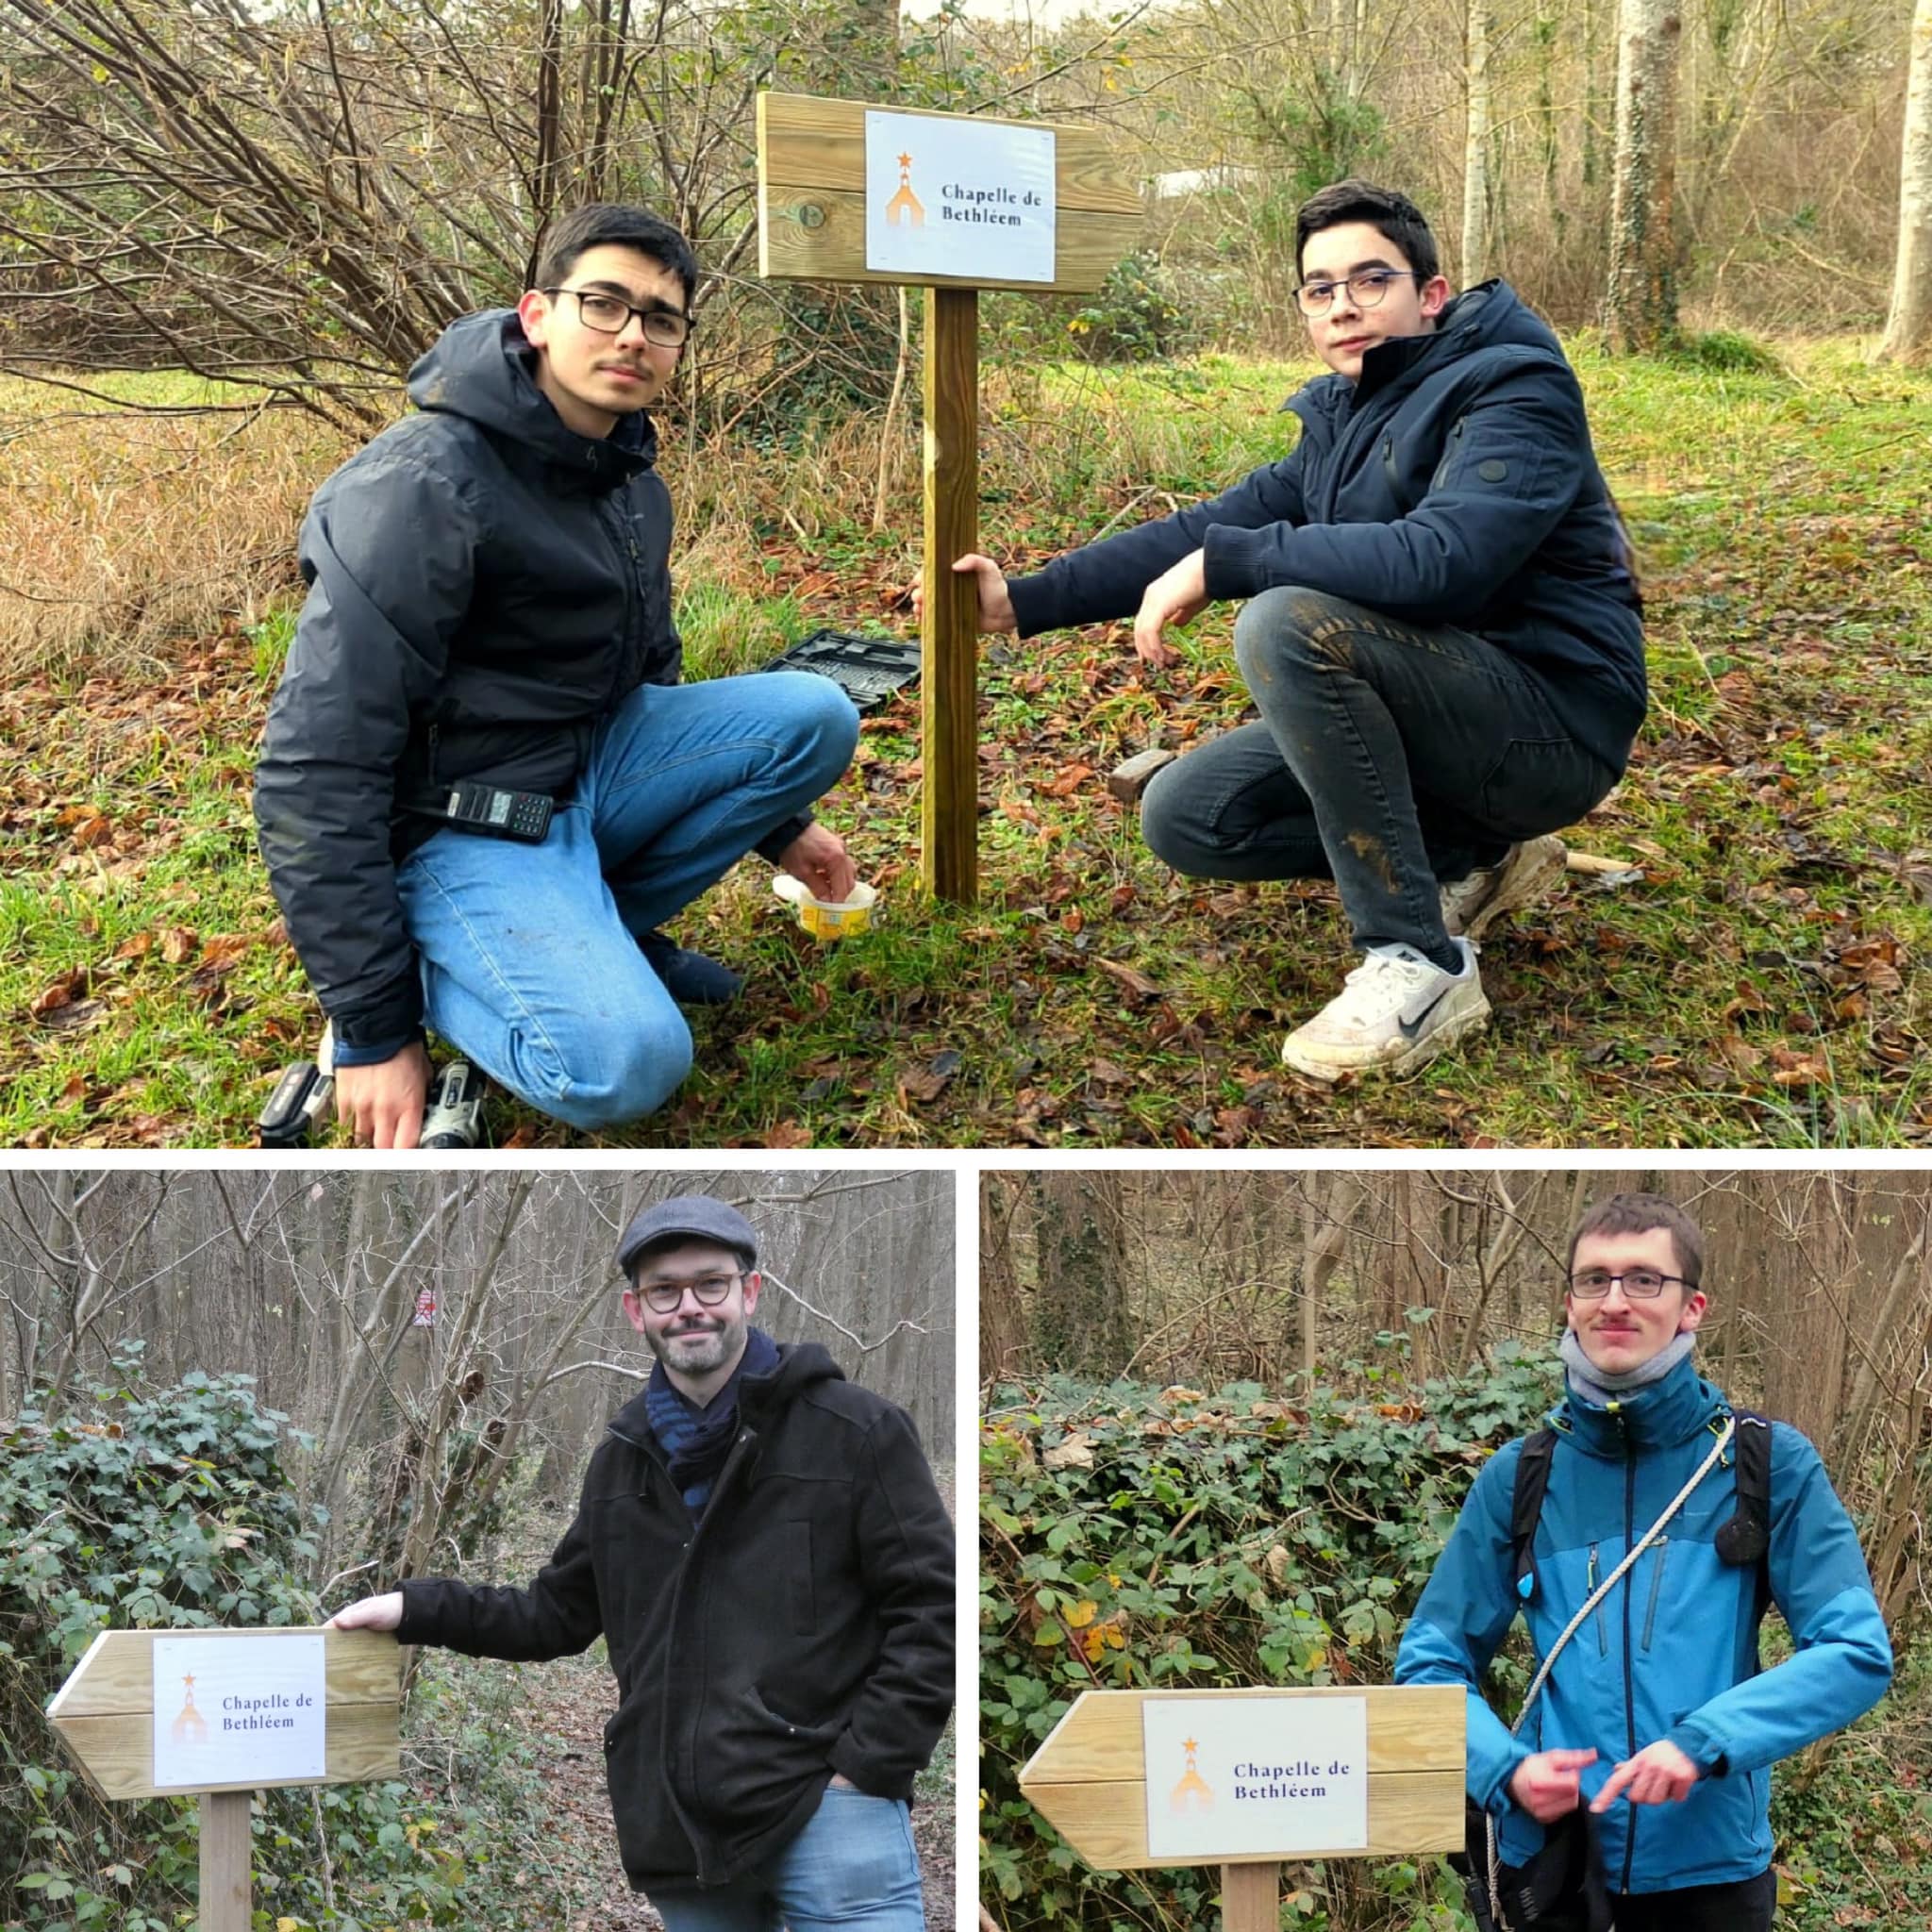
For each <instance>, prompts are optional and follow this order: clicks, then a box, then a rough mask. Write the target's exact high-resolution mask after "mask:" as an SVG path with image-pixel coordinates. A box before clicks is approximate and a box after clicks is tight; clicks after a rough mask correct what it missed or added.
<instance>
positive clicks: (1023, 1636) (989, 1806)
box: [980, 1310, 1557, 1932]
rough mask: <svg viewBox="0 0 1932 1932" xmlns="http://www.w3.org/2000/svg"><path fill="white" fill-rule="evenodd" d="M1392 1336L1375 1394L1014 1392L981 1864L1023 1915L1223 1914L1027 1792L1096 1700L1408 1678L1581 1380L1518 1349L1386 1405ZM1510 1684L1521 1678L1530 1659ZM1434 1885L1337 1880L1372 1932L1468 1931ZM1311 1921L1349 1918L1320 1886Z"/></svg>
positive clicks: (990, 1428) (985, 1671)
mask: <svg viewBox="0 0 1932 1932" xmlns="http://www.w3.org/2000/svg"><path fill="white" fill-rule="evenodd" d="M1410 1319H1411V1321H1424V1320H1426V1319H1427V1315H1426V1312H1425V1311H1423V1310H1416V1311H1414V1312H1413V1313H1412V1314H1411V1317H1410ZM1378 1346H1379V1349H1380V1352H1381V1359H1380V1360H1379V1361H1376V1362H1371V1363H1366V1364H1364V1363H1349V1364H1345V1365H1343V1368H1342V1371H1341V1374H1342V1375H1343V1377H1344V1378H1345V1379H1347V1380H1348V1381H1349V1382H1350V1383H1352V1384H1353V1385H1354V1386H1356V1387H1358V1388H1366V1389H1367V1390H1368V1391H1370V1392H1369V1393H1368V1395H1367V1396H1366V1397H1363V1396H1359V1395H1351V1394H1344V1393H1341V1391H1339V1390H1338V1389H1336V1388H1332V1387H1325V1386H1318V1387H1316V1388H1315V1389H1314V1390H1312V1391H1309V1392H1308V1393H1307V1394H1306V1395H1305V1396H1296V1397H1294V1398H1292V1399H1289V1400H1279V1399H1270V1398H1269V1397H1267V1395H1266V1394H1265V1392H1264V1391H1263V1390H1262V1389H1261V1388H1260V1386H1259V1385H1258V1384H1256V1383H1241V1384H1237V1385H1235V1386H1234V1387H1231V1388H1228V1389H1224V1390H1222V1391H1219V1392H1218V1393H1216V1394H1213V1395H1206V1394H1202V1393H1199V1392H1197V1391H1190V1390H1176V1389H1168V1390H1155V1389H1150V1388H1148V1387H1145V1386H1144V1385H1141V1384H1137V1383H1128V1382H1117V1383H1114V1384H1111V1385H1109V1386H1107V1387H1105V1388H1095V1387H1093V1386H1092V1385H1091V1384H1078V1383H1074V1382H1072V1381H1069V1380H1066V1379H1063V1378H1055V1379H1054V1380H1051V1381H1049V1382H1048V1383H1047V1384H1046V1385H1045V1386H1044V1387H1042V1388H1039V1389H1028V1390H1002V1391H998V1392H997V1393H996V1394H995V1396H994V1398H993V1401H992V1403H991V1406H990V1407H989V1411H988V1419H987V1423H986V1426H985V1429H984V1431H983V1435H982V1448H981V1491H980V1523H981V1528H982V1538H983V1547H982V1565H981V1598H980V1644H981V1678H980V1682H981V1703H980V1726H981V1730H980V1735H981V1755H982V1787H983V1799H982V1828H983V1840H982V1846H981V1868H980V1869H981V1874H982V1883H983V1885H984V1886H985V1887H986V1888H987V1890H988V1891H989V1893H990V1894H991V1893H994V1892H996V1893H998V1894H999V1895H1000V1896H1001V1897H1002V1898H1003V1899H1004V1900H1005V1901H1007V1902H1008V1904H1007V1911H1006V1923H1007V1924H1009V1925H1018V1924H1037V1925H1041V1926H1047V1925H1053V1926H1064V1927H1072V1926H1082V1927H1087V1926H1091V1927H1093V1928H1096V1932H1098V1928H1102V1927H1109V1926H1110V1925H1111V1924H1112V1923H1113V1922H1114V1919H1115V1918H1116V1917H1117V1916H1118V1909H1119V1907H1120V1906H1122V1905H1124V1906H1125V1907H1126V1908H1127V1909H1128V1910H1129V1911H1130V1912H1132V1913H1134V1914H1138V1915H1140V1916H1141V1918H1142V1919H1143V1920H1144V1921H1145V1922H1146V1923H1148V1924H1206V1923H1208V1919H1209V1917H1210V1916H1211V1912H1210V1900H1211V1897H1212V1892H1213V1884H1212V1874H1211V1873H1209V1872H1186V1871H1182V1872H1158V1873H1142V1874H1124V1875H1113V1874H1107V1875H1102V1874H1093V1873H1090V1872H1088V1871H1086V1870H1085V1869H1084V1868H1083V1867H1082V1866H1081V1865H1080V1863H1079V1861H1078V1860H1077V1859H1076V1858H1075V1857H1074V1854H1073V1853H1072V1851H1071V1850H1070V1849H1069V1848H1068V1847H1067V1846H1065V1845H1064V1844H1062V1843H1061V1842H1060V1841H1059V1840H1058V1835H1057V1834H1056V1833H1055V1832H1054V1831H1053V1830H1052V1828H1051V1827H1050V1826H1049V1825H1047V1824H1045V1822H1044V1821H1043V1820H1042V1819H1041V1818H1040V1817H1039V1815H1038V1814H1037V1813H1036V1812H1035V1811H1034V1810H1033V1808H1032V1807H1031V1806H1030V1805H1028V1804H1027V1803H1026V1801H1025V1800H1024V1798H1023V1797H1022V1796H1021V1795H1020V1792H1019V1788H1018V1783H1017V1776H1018V1772H1019V1769H1020V1767H1021V1765H1022V1764H1023V1763H1024V1761H1025V1759H1026V1758H1027V1757H1029V1756H1030V1755H1031V1754H1032V1752H1033V1751H1034V1750H1035V1749H1037V1748H1038V1746H1039V1744H1040V1743H1041V1740H1043V1739H1044V1738H1045V1737H1046V1735H1047V1733H1048V1732H1050V1731H1051V1730H1052V1729H1053V1727H1054V1725H1055V1724H1058V1722H1059V1720H1060V1718H1061V1717H1062V1716H1063V1715H1064V1714H1065V1712H1066V1710H1067V1709H1068V1707H1069V1706H1070V1705H1071V1704H1072V1702H1073V1700H1074V1698H1075V1697H1076V1696H1077V1695H1078V1694H1079V1693H1080V1692H1081V1691H1085V1690H1090V1689H1103V1690H1128V1689H1140V1688H1145V1687H1156V1688H1164V1689H1179V1688H1183V1687H1185V1688H1189V1689H1213V1688H1218V1687H1221V1686H1226V1685H1236V1684H1262V1683H1278V1684H1335V1683H1348V1682H1357V1681H1359V1682H1370V1683H1386V1682H1388V1681H1389V1679H1390V1676H1391V1673H1392V1670H1393V1666H1394V1661H1395V1649H1396V1643H1397V1641H1398V1639H1399V1636H1400V1633H1401V1628H1402V1624H1403V1622H1404V1619H1405V1618H1406V1617H1407V1613H1408V1611H1409V1610H1410V1609H1411V1608H1412V1607H1413V1606H1414V1603H1415V1599H1416V1597H1417V1596H1418V1595H1419V1594H1420V1592H1421V1590H1422V1586H1423V1584H1424V1582H1425V1581H1426V1579H1427V1577H1428V1574H1429V1571H1430V1569H1431V1567H1432V1566H1433V1564H1434V1562H1435V1560H1436V1557H1438V1555H1439V1554H1440V1553H1441V1548H1442V1544H1443V1542H1444V1541H1446V1539H1447V1537H1448V1534H1449V1531H1450V1530H1451V1529H1452V1528H1453V1527H1454V1525H1455V1522H1456V1516H1457V1510H1458V1509H1459V1508H1460V1507H1461V1505H1462V1499H1463V1497H1464V1495H1465V1494H1466V1493H1467V1492H1468V1489H1469V1485H1470V1483H1471V1482H1472V1481H1473V1480H1474V1474H1475V1471H1476V1470H1477V1468H1478V1467H1480V1465H1481V1464H1482V1462H1483V1461H1484V1459H1485V1458H1486V1457H1488V1456H1489V1455H1490V1454H1491V1451H1492V1450H1493V1449H1494V1448H1495V1447H1497V1446H1499V1445H1500V1444H1501V1443H1503V1442H1505V1441H1508V1440H1509V1439H1510V1438H1511V1437H1513V1436H1517V1435H1521V1434H1523V1433H1524V1432H1525V1431H1526V1430H1527V1429H1529V1428H1531V1427H1533V1426H1535V1424H1536V1422H1537V1420H1538V1419H1539V1418H1540V1416H1541V1413H1542V1411H1543V1410H1544V1409H1545V1408H1546V1407H1548V1405H1549V1403H1550V1401H1551V1400H1552V1398H1553V1396H1554V1394H1555V1392H1556V1390H1557V1370H1556V1364H1555V1363H1554V1361H1553V1360H1549V1359H1546V1358H1544V1357H1531V1356H1529V1355H1526V1354H1524V1352H1523V1351H1521V1350H1519V1349H1517V1348H1515V1347H1514V1346H1513V1345H1507V1344H1506V1345H1504V1346H1502V1347H1499V1348H1498V1349H1497V1350H1496V1351H1495V1353H1494V1354H1493V1356H1492V1357H1491V1360H1490V1361H1489V1363H1488V1364H1486V1365H1485V1366H1484V1367H1482V1368H1481V1369H1479V1370H1475V1371H1473V1372H1472V1373H1470V1374H1466V1375H1462V1376H1457V1377H1452V1378H1447V1379H1442V1380H1437V1381H1431V1382H1429V1383H1427V1384H1425V1385H1424V1388H1423V1390H1422V1391H1421V1393H1420V1395H1419V1396H1417V1395H1413V1394H1410V1395H1397V1394H1396V1393H1395V1392H1394V1391H1393V1389H1392V1387H1391V1390H1390V1391H1389V1399H1386V1400H1383V1399H1378V1398H1379V1395H1380V1392H1381V1385H1382V1384H1383V1383H1384V1382H1385V1381H1387V1380H1388V1379H1389V1378H1390V1377H1391V1375H1392V1374H1395V1373H1398V1372H1399V1369H1400V1365H1401V1363H1402V1361H1403V1360H1404V1359H1405V1358H1406V1357H1407V1353H1408V1343H1407V1338H1406V1337H1400V1336H1396V1335H1393V1334H1387V1335H1384V1336H1383V1337H1381V1338H1379V1339H1378ZM1501 1682H1502V1684H1503V1686H1504V1688H1505V1690H1506V1691H1512V1690H1513V1691H1515V1692H1520V1691H1521V1688H1522V1678H1521V1674H1520V1671H1518V1670H1512V1669H1507V1668H1506V1669H1505V1670H1504V1671H1503V1672H1502V1673H1501ZM1432 1883H1434V1884H1437V1885H1438V1887H1439V1889H1441V1887H1440V1880H1439V1879H1438V1878H1437V1874H1436V1873H1435V1871H1434V1868H1433V1867H1427V1868H1424V1869H1423V1870H1421V1871H1419V1870H1418V1868H1417V1867H1415V1866H1414V1865H1412V1864H1407V1863H1392V1864H1377V1865H1375V1866H1374V1867H1368V1868H1358V1869H1357V1871H1355V1872H1354V1873H1351V1874H1345V1875H1342V1874H1338V1882H1337V1885H1336V1887H1335V1889H1336V1890H1338V1891H1340V1892H1342V1893H1344V1894H1346V1895H1348V1896H1349V1897H1351V1898H1352V1899H1353V1900H1354V1901H1355V1904H1356V1907H1357V1908H1356V1909H1355V1910H1354V1911H1352V1913H1351V1915H1350V1920H1349V1923H1351V1924H1363V1925H1366V1924H1402V1925H1405V1926H1408V1925H1417V1926H1420V1925H1427V1924H1445V1925H1446V1924H1454V1923H1456V1921H1455V1919H1454V1917H1453V1914H1452V1916H1451V1917H1448V1918H1444V1917H1442V1916H1441V1914H1442V1913H1443V1912H1444V1911H1449V1910H1451V1908H1450V1907H1444V1906H1442V1905H1441V1904H1440V1903H1431V1901H1430V1896H1429V1887H1430V1885H1431V1884H1432ZM1445 1895H1446V1892H1445ZM1016 1906H1017V1910H1016V1909H1015V1907H1016ZM1310 1914H1313V1916H1310ZM1301 1922H1302V1923H1306V1924H1308V1925H1310V1926H1314V1925H1318V1924H1326V1923H1327V1922H1326V1920H1325V1917H1324V1916H1322V1913H1321V1908H1319V1907H1317V1904H1316V1902H1315V1900H1314V1896H1313V1894H1308V1897H1307V1913H1304V1914H1303V1916H1302V1920H1301ZM1337 1923H1338V1924H1340V1923H1341V1921H1340V1920H1338V1921H1337Z"/></svg>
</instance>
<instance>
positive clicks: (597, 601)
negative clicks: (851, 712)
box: [255, 309, 809, 1048]
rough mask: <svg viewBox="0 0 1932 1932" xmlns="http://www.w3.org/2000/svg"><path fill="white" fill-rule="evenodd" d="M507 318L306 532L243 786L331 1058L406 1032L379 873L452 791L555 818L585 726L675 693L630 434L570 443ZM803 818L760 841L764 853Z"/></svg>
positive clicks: (387, 898) (651, 443)
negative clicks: (263, 726)
mask: <svg viewBox="0 0 1932 1932" xmlns="http://www.w3.org/2000/svg"><path fill="white" fill-rule="evenodd" d="M535 354H536V352H535V351H534V350H532V349H531V348H530V346H529V344H528V343H527V342H526V341H525V339H524V333H523V326H522V325H521V324H520V323H519V322H518V320H517V317H516V314H515V312H514V311H513V310H509V309H490V310H485V311H484V312H482V313H480V314H476V315H469V316H465V317H464V318H463V319H462V320H461V321H459V322H458V323H455V324H453V325H451V327H450V328H448V329H447V330H446V331H445V332H444V334H443V335H442V337H441V340H440V341H438V342H437V344H436V346H435V347H434V348H432V349H431V350H430V351H429V352H428V354H427V355H425V357H424V358H422V360H421V361H419V362H418V363H417V364H416V366H415V368H414V369H412V370H411V371H410V372H409V394H410V396H411V397H412V399H413V400H414V401H415V403H416V405H417V408H418V410H419V412H420V413H418V414H416V415H412V416H408V417H405V418H404V419H403V421H401V422H400V423H397V424H394V425H392V426H391V427H390V428H389V429H386V430H384V431H383V433H382V434H381V435H380V436H378V437H376V438H375V440H374V441H372V442H371V443H370V444H369V445H368V447H367V448H365V449H363V450H361V451H360V452H359V453H358V455H356V456H354V457H352V458H350V459H349V461H348V462H346V463H344V464H343V465H342V467H341V469H340V470H338V471H336V473H335V474H334V475H332V476H330V477H329V478H328V480H327V481H326V482H325V483H324V484H323V486H322V488H321V489H320V490H319V491H316V494H315V500H314V501H313V503H311V504H310V506H309V509H308V518H307V520H306V521H305V522H304V524H303V526H302V538H301V550H300V556H301V566H302V575H303V579H304V581H305V582H306V583H307V584H308V601H307V602H306V603H305V604H304V606H303V608H302V615H301V619H300V621H299V623H298V624H297V625H296V630H295V641H294V644H293V646H292V648H291V651H290V654H289V662H288V667H287V669H286V670H285V671H284V673H283V675H282V681H281V686H280V688H279V689H278V690H277V691H276V692H275V702H274V704H273V705H272V706H271V707H270V710H269V720H268V733H267V738H266V741H265V743H264V746H263V751H262V757H261V762H260V764H259V766H258V770H257V772H256V781H255V815H256V821H257V824H258V826H259V828H260V834H261V849H262V856H263V858H265V859H266V860H267V862H268V869H269V877H270V881H271V883H272V884H273V885H274V887H275V897H276V899H277V901H278V902H279V903H280V905H281V908H282V913H283V916H284V918H285V920H286V921H287V924H288V928H289V936H290V938H291V940H292V941H293V942H294V946H295V950H296V952H297V953H298V954H299V955H300V956H301V959H302V963H303V966H304V967H305V968H306V969H307V971H308V977H309V980H310V982H311V983H312V984H313V986H314V988H315V991H316V994H317V996H318V997H319V998H320V1000H321V1001H322V1004H323V1008H324V1009H325V1011H326V1012H327V1014H328V1016H329V1018H330V1019H331V1020H332V1021H333V1022H334V1024H335V1030H336V1036H337V1038H338V1040H340V1041H342V1042H343V1043H344V1044H346V1045H350V1046H358V1047H376V1046H392V1047H398V1048H399V1047H401V1046H402V1045H405V1044H407V1043H408V1041H409V1040H410V1039H411V1038H413V1037H414V1035H415V1033H416V1031H417V1029H418V1027H419V1026H420V1024H421V1022H422V1010H423V1008H422V995H421V989H420V984H419V980H418V976H417V964H416V956H415V951H414V948H413V947H412V946H411V945H410V943H409V941H408V935H407V934H406V932H405V930H404V926H403V917H402V908H401V903H400V901H399V899H398V897H397V892H396V877H395V868H396V866H397V864H398V863H399V862H400V860H401V859H402V858H404V857H406V856H407V855H408V853H409V852H410V851H412V850H414V848H415V847H416V846H417V845H419V844H421V843H422V841H424V840H425V839H426V838H427V837H428V836H429V835H430V833H431V832H432V831H433V830H434V829H435V824H434V822H433V821H431V820H429V819H427V818H425V817H423V816H421V815H420V814H419V813H416V812H413V811H412V810H411V809H410V808H411V805H412V804H420V803H421V802H422V801H423V800H424V799H425V798H426V797H428V796H430V795H432V794H433V793H434V792H435V791H437V789H438V788H440V787H445V786H447V785H448V783H449V782H450V781H451V780H453V779H457V778H479V779H487V780H488V781H489V782H491V783H492V784H496V785H502V786H506V787H508V788H510V789H511V790H514V791H542V792H548V793H549V794H550V795H551V796H553V797H557V798H562V797H565V796H567V795H568V794H569V792H570V791H571V789H572V787H573V785H574V784H575V779H576V776H577V774H578V773H579V772H580V771H581V770H582V769H583V767H584V763H585V760H586V758H587V757H588V755H589V752H590V749H591V739H592V736H593V734H594V732H595V730H596V727H597V725H598V724H599V722H600V721H601V720H602V719H603V718H604V717H605V716H606V715H607V714H608V713H609V712H610V711H611V710H613V709H614V708H616V706H617V705H618V704H619V703H620V702H621V701H622V700H623V699H624V698H625V697H626V696H628V694H629V693H630V692H631V691H635V690H636V689H637V687H638V686H639V685H641V684H675V683H676V682H677V679H678V673H679V669H680V663H681V658H682V648H681V646H680V644H679V641H678V637H677V632H676V630H675V627H674V625H673V624H672V617H671V572H670V563H669V559H670V554H671V497H670V492H669V491H667V490H666V489H665V487H664V480H663V478H662V477H661V476H659V475H658V473H657V470H656V467H655V464H656V460H657V452H658V439H657V432H656V430H655V429H654V428H653V426H652V425H651V422H650V419H649V417H648V415H646V414H645V413H644V412H642V411H639V412H638V413H637V414H636V415H633V416H627V417H625V418H623V419H622V420H621V421H620V422H619V423H618V425H617V427H616V428H615V430H613V432H612V433H611V435H610V436H609V437H608V439H604V440H595V439H592V438H590V437H585V436H580V435H578V434H577V433H576V432H575V430H573V429H570V428H568V427H567V426H566V425H564V423H563V421H562V419H561V418H560V417H559V416H558V413H557V411H556V410H555V409H554V408H552V407H551V405H550V402H549V400H548V398H547V397H545V396H544V394H543V393H542V391H541V390H540V389H539V388H538V387H537V384H536V381H535V378H534V375H533V374H532V371H533V368H534V360H535ZM808 822H809V821H808V819H806V818H803V817H801V818H799V819H797V820H795V821H792V822H791V824H788V825H786V826H783V827H780V828H778V830H777V831H775V832H774V833H773V835H772V836H771V837H770V838H768V839H766V840H765V841H762V843H761V846H760V849H761V850H764V851H767V852H776V851H780V850H782V849H783V848H784V846H785V845H786V844H787V843H789V842H790V841H791V838H793V837H795V836H796V835H797V833H798V832H799V831H800V830H801V829H803V827H804V826H805V825H806V824H808Z"/></svg>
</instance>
